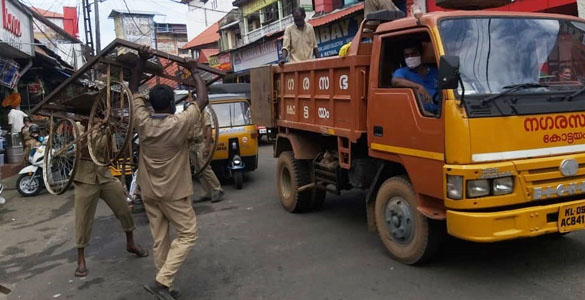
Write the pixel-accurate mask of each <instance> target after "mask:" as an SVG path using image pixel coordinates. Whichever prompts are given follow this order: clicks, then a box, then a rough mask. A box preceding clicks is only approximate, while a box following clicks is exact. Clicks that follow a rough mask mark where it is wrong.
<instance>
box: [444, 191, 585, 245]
mask: <svg viewBox="0 0 585 300" xmlns="http://www.w3.org/2000/svg"><path fill="white" fill-rule="evenodd" d="M576 204H583V205H585V200H578V201H572V202H563V203H557V204H550V205H542V206H532V207H526V208H519V209H513V210H506V211H498V212H460V211H453V210H448V211H447V231H448V232H449V234H450V235H452V236H455V237H457V238H460V239H463V240H468V241H473V242H486V243H487V242H497V241H503V240H510V239H516V238H524V237H534V236H539V235H543V234H547V233H553V232H558V231H559V225H558V216H559V209H560V208H561V207H562V206H567V205H576Z"/></svg>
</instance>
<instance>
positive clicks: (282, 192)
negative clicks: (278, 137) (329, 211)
mask: <svg viewBox="0 0 585 300" xmlns="http://www.w3.org/2000/svg"><path fill="white" fill-rule="evenodd" d="M309 176H310V174H309V169H308V167H307V164H306V162H305V161H302V160H298V159H295V158H294V156H293V153H292V151H284V152H282V153H281V154H280V156H279V157H278V162H277V164H276V184H277V186H278V197H279V198H280V203H282V206H283V207H284V208H285V209H286V210H287V211H289V212H292V213H297V212H303V211H307V210H308V209H310V208H311V206H312V199H311V194H310V193H311V190H307V191H304V192H302V193H299V192H298V188H299V187H301V186H303V185H307V184H309V183H310V177H309Z"/></svg>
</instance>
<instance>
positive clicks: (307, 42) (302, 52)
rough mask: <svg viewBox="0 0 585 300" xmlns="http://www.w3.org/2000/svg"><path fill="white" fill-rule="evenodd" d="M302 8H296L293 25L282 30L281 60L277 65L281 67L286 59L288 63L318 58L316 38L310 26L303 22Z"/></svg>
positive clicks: (304, 14)
mask: <svg viewBox="0 0 585 300" xmlns="http://www.w3.org/2000/svg"><path fill="white" fill-rule="evenodd" d="M306 16H307V15H306V13H305V9H304V8H302V7H301V8H297V9H295V10H294V12H293V19H294V22H295V23H294V24H291V25H289V26H288V27H286V29H285V30H284V36H283V42H282V59H281V60H280V62H279V63H278V64H279V65H280V66H281V67H282V66H283V65H284V63H285V62H286V59H287V57H288V59H289V61H290V62H299V61H305V60H309V59H311V58H312V56H313V55H314V56H315V58H319V49H317V38H316V37H315V30H314V29H313V26H311V24H307V23H306V22H305V17H306Z"/></svg>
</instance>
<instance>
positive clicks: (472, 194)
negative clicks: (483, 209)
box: [467, 179, 491, 198]
mask: <svg viewBox="0 0 585 300" xmlns="http://www.w3.org/2000/svg"><path fill="white" fill-rule="evenodd" d="M490 190H491V188H490V182H489V181H488V180H487V179H478V180H468V181H467V197H469V198H477V197H483V196H487V195H489V194H490Z"/></svg>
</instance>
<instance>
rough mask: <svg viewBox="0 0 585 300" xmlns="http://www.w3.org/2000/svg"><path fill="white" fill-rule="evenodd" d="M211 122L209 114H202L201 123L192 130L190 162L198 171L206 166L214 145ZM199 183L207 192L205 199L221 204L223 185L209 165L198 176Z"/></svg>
mask: <svg viewBox="0 0 585 300" xmlns="http://www.w3.org/2000/svg"><path fill="white" fill-rule="evenodd" d="M211 133H212V129H211V120H210V118H209V114H207V113H201V114H200V117H199V122H197V123H196V124H195V126H194V127H193V129H192V133H191V139H190V140H189V144H190V151H189V156H190V161H191V164H192V165H194V166H195V167H196V168H195V169H196V170H200V169H201V168H202V167H203V165H205V162H206V161H205V158H206V157H208V156H209V153H210V152H211V150H212V149H210V146H212V143H210V141H211V139H213V137H212V134H211ZM198 179H199V182H200V183H201V186H202V187H203V190H204V192H205V194H204V196H203V199H211V202H219V201H221V200H222V198H223V195H224V193H223V189H222V188H221V184H220V183H219V180H218V179H217V176H215V173H214V172H213V170H212V169H211V166H209V165H207V166H206V167H205V169H204V170H203V171H201V173H200V174H199V176H198Z"/></svg>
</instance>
